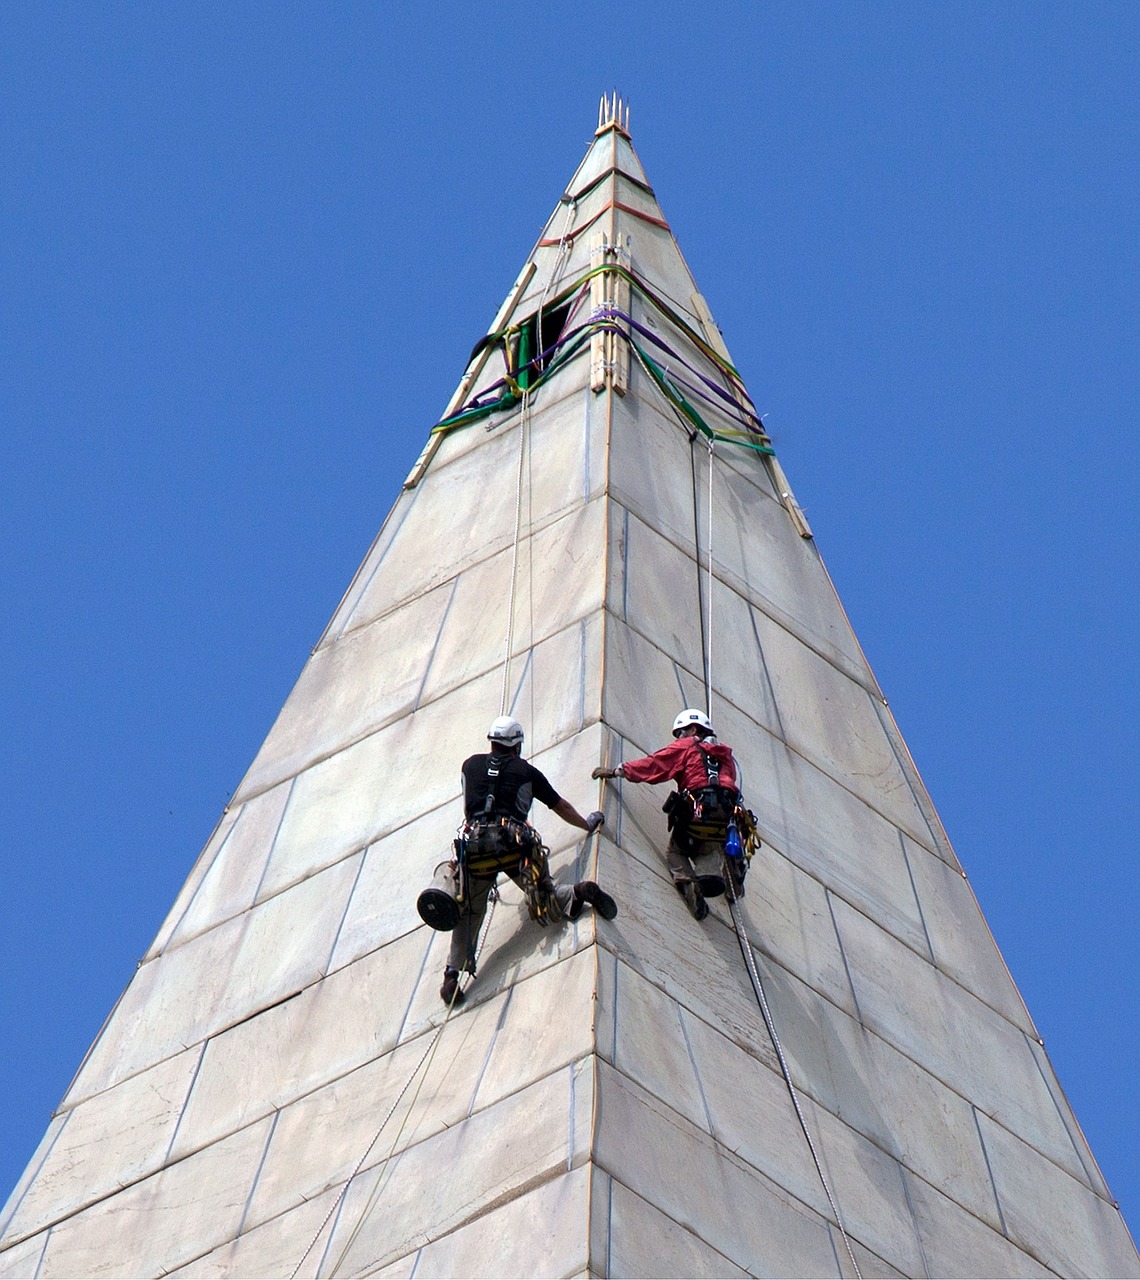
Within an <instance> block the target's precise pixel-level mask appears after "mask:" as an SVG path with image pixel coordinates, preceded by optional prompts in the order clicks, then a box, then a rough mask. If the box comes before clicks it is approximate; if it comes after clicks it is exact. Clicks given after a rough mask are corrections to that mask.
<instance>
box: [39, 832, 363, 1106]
mask: <svg viewBox="0 0 1140 1280" xmlns="http://www.w3.org/2000/svg"><path fill="white" fill-rule="evenodd" d="M359 861H360V859H359V857H357V858H353V859H348V860H346V861H344V862H341V863H339V864H338V865H337V866H334V867H331V868H329V869H328V870H327V871H326V872H324V873H323V874H322V875H319V876H313V877H312V878H311V879H310V880H307V881H305V882H303V883H302V884H299V885H296V886H295V887H294V888H292V889H290V890H289V891H288V893H282V894H278V896H277V897H275V898H271V899H270V900H269V901H268V902H265V903H262V904H260V905H259V906H257V907H254V908H251V909H250V910H249V911H248V912H247V913H245V914H244V915H241V916H236V917H234V918H233V919H232V920H228V921H226V922H225V923H224V924H221V925H218V926H217V927H216V928H214V929H210V930H209V931H208V932H206V933H204V934H200V935H199V936H198V937H197V938H194V939H192V940H191V941H190V942H187V943H186V944H185V945H184V946H181V947H176V948H175V949H174V950H173V951H170V952H168V953H166V954H165V955H162V956H159V957H158V958H156V959H154V960H150V961H148V962H147V963H146V964H144V965H143V966H142V967H141V968H140V969H139V970H138V972H137V973H136V974H135V976H134V978H133V979H132V981H131V984H130V986H128V988H127V990H126V992H125V993H124V995H123V998H122V999H121V1000H120V1002H119V1004H118V1006H117V1007H116V1009H115V1012H114V1014H113V1015H112V1017H111V1019H110V1020H109V1022H108V1023H107V1026H106V1027H105V1028H104V1030H103V1032H102V1034H101V1035H100V1037H99V1039H98V1041H97V1042H96V1044H95V1046H94V1048H93V1049H92V1051H91V1055H90V1057H89V1058H88V1059H87V1062H86V1063H85V1065H84V1067H83V1070H82V1071H81V1072H80V1073H79V1075H78V1076H77V1077H76V1080H75V1082H74V1083H73V1085H72V1086H71V1089H70V1090H69V1091H68V1094H67V1097H66V1098H65V1099H64V1105H65V1106H73V1105H75V1104H76V1103H78V1102H80V1101H82V1100H83V1099H84V1098H87V1097H90V1096H91V1095H92V1094H96V1093H101V1092H102V1091H103V1090H104V1089H108V1088H110V1087H111V1086H112V1085H114V1084H117V1083H118V1082H119V1081H120V1080H125V1079H126V1078H128V1077H129V1076H131V1075H133V1074H135V1073H137V1072H139V1071H141V1070H144V1069H145V1068H146V1067H149V1066H152V1065H153V1064H155V1063H157V1062H161V1061H163V1060H164V1059H165V1058H169V1057H172V1056H173V1055H174V1054H176V1053H179V1052H181V1051H182V1050H183V1049H184V1048H186V1047H187V1046H189V1045H193V1044H197V1043H199V1042H200V1041H201V1040H203V1039H205V1037H206V1036H208V1035H211V1034H214V1033H216V1032H218V1031H221V1030H224V1029H225V1028H226V1027H227V1026H231V1025H233V1024H234V1023H235V1022H238V1021H241V1020H242V1019H243V1018H247V1017H249V1016H250V1015H251V1014H253V1013H256V1012H257V1011H258V1010H259V1009H264V1008H268V1007H269V1006H270V1005H272V1004H276V1003H277V1002H278V1001H280V1000H284V999H286V998H287V997H288V996H290V995H294V994H296V993H297V992H298V991H300V990H302V989H303V988H304V987H306V986H308V985H309V984H310V983H312V982H316V981H317V980H318V979H319V978H320V976H321V974H322V973H323V971H324V968H325V966H326V965H327V964H328V960H329V956H330V955H331V953H332V947H333V942H334V941H335V938H336V933H337V930H338V928H339V927H340V922H341V920H342V918H343V916H344V911H345V907H346V906H347V903H348V895H349V891H350V890H351V888H352V884H353V882H354V880H355V878H356V873H357V870H358V864H359Z"/></svg>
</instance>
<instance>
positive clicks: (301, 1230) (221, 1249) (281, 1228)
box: [167, 1187, 340, 1280]
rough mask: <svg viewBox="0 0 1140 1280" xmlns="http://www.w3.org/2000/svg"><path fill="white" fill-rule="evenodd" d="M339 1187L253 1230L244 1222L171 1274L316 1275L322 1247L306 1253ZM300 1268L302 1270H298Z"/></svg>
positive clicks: (185, 1278)
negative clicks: (236, 1231) (231, 1234)
mask: <svg viewBox="0 0 1140 1280" xmlns="http://www.w3.org/2000/svg"><path fill="white" fill-rule="evenodd" d="M339 1190H340V1188H339V1187H337V1188H336V1189H334V1190H329V1191H326V1192H325V1194H324V1195H321V1196H315V1197H314V1198H313V1199H311V1200H306V1201H304V1202H303V1203H302V1204H299V1205H297V1207H296V1208H295V1209H291V1210H290V1211H289V1212H288V1213H283V1214H280V1215H279V1216H278V1217H276V1218H271V1219H270V1220H269V1221H268V1222H265V1223H262V1224H261V1225H260V1226H257V1227H253V1228H252V1229H249V1228H248V1227H247V1225H246V1224H243V1226H242V1231H241V1234H240V1235H238V1236H237V1237H236V1238H234V1239H231V1240H227V1241H225V1242H224V1243H223V1244H220V1245H218V1246H217V1247H216V1248H214V1249H212V1250H211V1251H210V1252H209V1253H206V1254H203V1255H201V1256H200V1257H197V1258H194V1259H193V1260H192V1261H190V1262H188V1263H186V1265H185V1266H182V1267H178V1268H177V1269H176V1270H174V1271H170V1272H168V1273H167V1275H169V1276H170V1277H178V1278H179V1280H212V1278H213V1277H218V1280H222V1278H223V1277H225V1278H226V1280H228V1278H229V1277H233V1276H239V1277H240V1276H291V1275H292V1274H293V1272H294V1270H296V1271H297V1275H298V1276H300V1277H302V1280H309V1278H310V1277H313V1276H315V1275H316V1263H317V1260H319V1258H320V1252H321V1251H320V1248H319V1247H317V1248H315V1254H314V1252H313V1251H310V1252H309V1253H308V1255H307V1256H306V1254H305V1250H306V1249H308V1248H309V1245H310V1243H311V1242H312V1240H313V1237H314V1236H315V1235H316V1234H317V1229H318V1228H319V1227H320V1225H321V1223H322V1222H323V1221H324V1218H325V1215H326V1214H327V1213H328V1212H329V1209H330V1208H332V1205H333V1201H334V1200H335V1199H336V1195H337V1192H338V1191H339ZM298 1267H299V1269H298Z"/></svg>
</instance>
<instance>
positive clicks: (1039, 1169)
mask: <svg viewBox="0 0 1140 1280" xmlns="http://www.w3.org/2000/svg"><path fill="white" fill-rule="evenodd" d="M978 1125H979V1127H980V1129H981V1132H982V1138H983V1140H984V1141H985V1144H986V1151H987V1152H988V1153H989V1158H990V1167H991V1168H992V1169H993V1175H994V1185H995V1186H996V1188H997V1196H998V1203H999V1204H1000V1205H1001V1211H1002V1216H1003V1218H1004V1221H1005V1228H1006V1232H1007V1234H1008V1235H1009V1237H1010V1239H1011V1240H1012V1241H1014V1243H1016V1244H1018V1245H1020V1246H1021V1248H1022V1249H1024V1250H1025V1252H1026V1253H1029V1254H1030V1255H1031V1256H1033V1257H1034V1258H1035V1259H1036V1260H1037V1261H1039V1262H1040V1263H1042V1264H1043V1265H1044V1266H1047V1267H1049V1268H1050V1269H1051V1270H1053V1271H1055V1272H1057V1273H1058V1274H1059V1275H1066V1276H1140V1257H1138V1256H1137V1253H1136V1249H1135V1247H1134V1246H1133V1244H1132V1240H1131V1238H1130V1237H1129V1234H1128V1229H1127V1227H1126V1226H1125V1225H1124V1220H1123V1218H1122V1217H1121V1216H1120V1211H1119V1210H1118V1209H1116V1208H1115V1207H1114V1206H1113V1204H1112V1203H1111V1201H1109V1200H1106V1199H1102V1198H1101V1197H1100V1196H1098V1195H1097V1194H1096V1193H1095V1192H1093V1191H1091V1190H1090V1189H1089V1188H1088V1187H1087V1186H1086V1185H1085V1184H1084V1182H1083V1180H1081V1181H1078V1180H1077V1179H1075V1178H1072V1177H1070V1176H1069V1174H1068V1173H1066V1172H1065V1170H1063V1169H1060V1168H1058V1167H1057V1165H1055V1164H1054V1163H1052V1161H1050V1160H1046V1159H1044V1158H1043V1157H1042V1155H1041V1153H1040V1152H1039V1151H1037V1150H1034V1148H1033V1147H1030V1146H1027V1145H1026V1143H1024V1142H1022V1141H1021V1140H1020V1139H1019V1138H1018V1137H1016V1136H1015V1135H1014V1134H1012V1133H1010V1132H1009V1131H1008V1130H1007V1129H1005V1128H1003V1127H1002V1126H1001V1125H1000V1124H999V1123H997V1122H996V1121H995V1120H993V1119H991V1118H990V1117H989V1116H987V1115H981V1114H979V1116H978Z"/></svg>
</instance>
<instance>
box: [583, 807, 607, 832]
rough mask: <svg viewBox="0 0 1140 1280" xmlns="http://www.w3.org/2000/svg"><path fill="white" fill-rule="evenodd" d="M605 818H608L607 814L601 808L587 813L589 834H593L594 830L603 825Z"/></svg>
mask: <svg viewBox="0 0 1140 1280" xmlns="http://www.w3.org/2000/svg"><path fill="white" fill-rule="evenodd" d="M605 820H606V815H605V814H604V813H603V812H602V811H601V809H595V810H594V812H593V813H591V814H589V815H587V817H586V832H587V834H588V835H593V834H594V832H595V831H597V829H598V828H599V827H600V826H602V824H603V823H604V822H605Z"/></svg>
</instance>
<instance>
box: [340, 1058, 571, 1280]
mask: <svg viewBox="0 0 1140 1280" xmlns="http://www.w3.org/2000/svg"><path fill="white" fill-rule="evenodd" d="M593 1104H594V1099H593V1060H592V1059H587V1060H586V1061H584V1062H581V1063H577V1064H575V1065H573V1066H570V1067H565V1068H563V1069H562V1070H560V1071H558V1072H556V1073H554V1074H553V1075H551V1076H549V1077H547V1078H546V1079H545V1080H541V1081H539V1082H538V1083H537V1084H534V1085H531V1086H530V1087H529V1088H527V1089H523V1090H522V1091H521V1092H519V1093H515V1094H512V1095H511V1096H510V1097H509V1098H505V1099H503V1101H501V1102H499V1103H497V1104H496V1105H495V1106H493V1107H490V1108H488V1109H486V1110H484V1111H480V1112H476V1113H475V1114H473V1115H471V1116H470V1117H468V1118H467V1119H466V1120H464V1121H463V1122H462V1123H459V1124H456V1125H453V1126H452V1127H451V1128H449V1129H445V1130H443V1131H442V1132H440V1133H437V1134H434V1135H433V1136H432V1137H431V1138H428V1139H426V1140H425V1141H423V1142H420V1143H417V1144H416V1145H415V1146H412V1147H410V1148H406V1149H405V1150H404V1151H403V1152H402V1153H401V1154H400V1156H399V1158H398V1159H395V1160H388V1161H384V1160H381V1162H380V1163H377V1164H375V1165H373V1166H372V1167H371V1168H370V1169H367V1170H365V1172H364V1173H362V1174H361V1175H360V1176H359V1177H358V1178H357V1179H356V1180H355V1181H354V1182H353V1184H352V1186H351V1187H350V1188H349V1192H348V1195H347V1196H346V1197H345V1202H344V1211H343V1212H342V1213H341V1215H340V1218H339V1220H338V1222H337V1227H336V1230H335V1232H334V1234H333V1237H332V1240H331V1241H330V1245H329V1249H328V1251H327V1252H326V1254H325V1263H324V1268H323V1269H326V1270H331V1271H333V1272H344V1273H346V1274H350V1275H353V1274H358V1273H360V1272H361V1271H365V1270H367V1271H372V1270H373V1269H377V1268H379V1267H381V1266H384V1265H386V1264H387V1263H389V1262H393V1261H395V1260H396V1259H397V1258H400V1257H402V1256H404V1255H405V1254H406V1253H408V1252H409V1251H410V1250H411V1249H412V1248H414V1247H415V1246H416V1245H418V1244H420V1243H422V1242H423V1225H424V1223H432V1224H433V1227H434V1229H435V1230H436V1231H437V1232H438V1233H439V1234H440V1235H445V1234H447V1233H448V1232H449V1231H452V1230H454V1229H455V1228H456V1227H458V1226H460V1225H462V1224H463V1223H466V1222H469V1221H471V1220H472V1219H474V1218H476V1217H478V1216H479V1215H480V1214H481V1213H483V1212H486V1210H488V1209H491V1208H497V1207H498V1206H499V1205H501V1204H503V1203H505V1202H506V1201H508V1200H511V1199H514V1198H515V1197H517V1196H518V1195H520V1194H523V1193H525V1192H526V1191H529V1190H530V1189H531V1188H533V1187H535V1186H537V1185H539V1184H540V1183H542V1182H545V1181H548V1180H549V1179H550V1178H552V1177H554V1176H557V1175H559V1174H562V1173H569V1172H570V1171H571V1170H572V1169H573V1168H574V1167H575V1166H576V1165H580V1164H584V1163H585V1162H586V1161H587V1159H588V1156H589V1147H590V1128H591V1120H592V1117H593ZM552 1119H553V1120H554V1123H551V1120H552ZM516 1135H517V1136H516ZM512 1139H513V1140H512ZM441 1170H447V1172H448V1176H446V1177H441V1176H440V1171H441Z"/></svg>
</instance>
